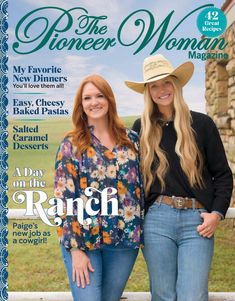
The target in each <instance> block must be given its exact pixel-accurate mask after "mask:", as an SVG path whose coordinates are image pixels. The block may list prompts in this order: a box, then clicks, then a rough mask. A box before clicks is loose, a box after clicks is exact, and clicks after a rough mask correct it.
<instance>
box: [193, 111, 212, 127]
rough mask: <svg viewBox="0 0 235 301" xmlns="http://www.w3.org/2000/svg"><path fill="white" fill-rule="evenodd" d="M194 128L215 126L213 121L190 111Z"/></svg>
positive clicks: (204, 115) (199, 113) (202, 114)
mask: <svg viewBox="0 0 235 301" xmlns="http://www.w3.org/2000/svg"><path fill="white" fill-rule="evenodd" d="M190 113H191V116H192V121H193V124H194V125H195V126H209V127H210V126H215V123H214V121H213V119H212V118H211V117H210V116H208V115H206V114H204V113H201V112H195V111H190Z"/></svg>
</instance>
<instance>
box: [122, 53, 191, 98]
mask: <svg viewBox="0 0 235 301" xmlns="http://www.w3.org/2000/svg"><path fill="white" fill-rule="evenodd" d="M193 70H194V65H193V63H192V62H185V63H183V64H181V65H180V66H178V67H177V68H174V67H173V66H172V65H171V63H170V62H169V61H168V60H167V59H166V58H165V57H164V56H163V55H161V54H156V55H152V56H149V57H147V58H146V59H145V60H144V63H143V75H144V81H143V82H132V81H128V80H126V81H125V84H126V85H127V87H129V88H130V89H132V90H134V91H136V92H138V93H144V88H145V85H146V84H147V83H151V82H154V81H156V80H159V79H163V78H165V77H167V76H169V75H172V76H175V77H177V78H178V80H179V81H180V83H181V85H182V86H184V85H185V84H186V83H187V82H188V81H189V80H190V78H191V76H192V75H193Z"/></svg>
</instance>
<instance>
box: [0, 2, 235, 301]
mask: <svg viewBox="0 0 235 301" xmlns="http://www.w3.org/2000/svg"><path fill="white" fill-rule="evenodd" d="M0 2H1V240H0V243H1V286H0V287H1V298H0V299H1V300H20V301H21V300H22V301H23V300H55V301H58V300H64V301H65V300H72V294H71V293H70V292H71V289H70V287H69V282H68V279H67V275H66V270H65V267H64V264H63V258H62V254H61V250H60V246H59V238H60V234H61V233H60V230H58V229H61V228H60V227H59V228H58V225H61V223H63V216H62V215H63V214H62V213H63V203H62V205H61V204H59V203H55V202H54V200H55V197H58V198H60V197H62V196H61V191H60V190H55V191H54V185H55V181H56V180H55V168H58V166H57V165H56V166H57V167H55V164H59V163H58V160H59V159H58V156H60V154H61V153H62V150H61V143H63V142H62V141H64V137H65V134H66V133H68V131H71V130H73V129H74V125H73V122H72V119H73V120H75V119H76V116H73V110H74V100H75V96H76V93H77V90H78V88H79V86H80V84H81V82H82V81H83V79H84V78H85V77H87V76H88V75H91V74H98V75H100V76H102V77H103V78H104V79H105V80H107V82H108V83H109V84H110V86H111V88H112V90H113V93H114V96H115V100H116V106H117V114H118V116H119V117H120V118H121V119H122V121H123V122H124V124H125V127H126V128H128V129H131V128H132V126H133V124H134V122H135V120H136V119H138V118H139V117H140V116H141V114H142V113H143V111H144V99H143V94H141V92H140V93H136V92H134V91H133V90H135V86H132V83H133V82H142V83H143V72H144V74H145V72H147V71H146V69H143V62H144V59H145V58H147V57H151V56H154V55H156V54H161V55H163V56H164V58H166V59H167V60H168V61H169V62H171V63H172V65H173V69H172V70H176V67H177V66H179V65H181V64H183V63H185V62H187V61H191V62H192V63H193V64H194V73H193V75H192V77H191V79H190V81H189V82H188V83H187V84H186V85H185V87H184V89H183V95H184V99H185V101H186V103H187V104H188V106H189V109H190V110H192V111H196V112H200V113H204V114H207V115H209V116H210V117H211V118H212V119H213V120H214V122H215V124H216V126H217V128H218V129H219V133H220V137H221V139H222V142H223V145H224V148H225V152H226V156H227V159H228V163H229V166H230V168H231V170H232V173H233V175H234V173H235V161H234V160H235V156H234V153H235V139H234V129H235V80H234V79H235V45H234V43H235V42H234V41H235V39H234V37H235V23H234V20H235V2H234V1H233V0H207V1H206V0H200V1H199V0H196V1H186V0H179V1H154V0H150V1H144V2H143V1H132V0H128V1H125V2H120V1H117V0H111V1H107V0H102V1H101V0H98V1H94V0H91V1H83V0H82V1H78V0H70V1H65V0H51V1H46V0H38V1H32V0H9V1H5V0H1V1H0ZM149 66H150V67H149V68H150V69H151V68H154V63H152V65H151V64H150V65H149ZM165 72H166V71H165V69H163V71H162V72H160V73H161V74H159V75H160V79H161V78H164V76H165ZM174 72H175V71H174ZM187 72H190V71H188V70H186V69H185V70H182V73H184V76H185V77H187ZM144 80H145V84H146V83H148V82H150V81H151V79H147V80H146V79H144ZM125 81H130V82H131V84H130V85H131V86H130V85H129V86H128V84H127V85H126V84H125ZM133 87H134V88H133ZM138 87H139V86H138ZM141 87H142V88H143V89H144V84H143V85H142V86H141ZM142 88H141V89H142ZM136 89H137V90H138V88H136ZM137 92H138V91H137ZM98 109H99V108H98ZM79 116H80V117H79V118H83V117H84V115H83V114H81V115H79ZM128 133H129V132H128ZM129 135H131V134H129ZM133 135H134V134H133ZM133 137H135V138H133V139H137V138H136V137H137V136H135V135H134V136H133ZM80 138H81V137H78V139H77V141H78V144H79V143H80V142H79V141H80ZM81 139H83V138H81ZM211 139H212V140H213V139H214V137H213V136H212V137H211ZM134 142H135V140H134ZM66 143H69V142H68V141H67V142H66ZM107 144H108V140H107ZM111 144H112V143H111ZM66 145H67V144H66ZM111 149H112V147H111ZM109 150H110V148H109ZM92 151H93V149H92V150H90V152H91V153H90V156H92ZM110 156H111V155H110ZM130 156H131V155H130ZM121 159H122V160H124V157H123V158H121ZM121 159H120V160H121ZM56 160H57V161H56ZM78 161H79V160H78ZM56 162H57V163H56ZM96 162H97V161H96ZM97 164H98V163H97ZM97 166H98V165H97ZM133 168H134V165H133ZM92 171H93V172H95V171H94V170H92V169H91V170H90V173H92ZM73 172H74V170H73V166H71V173H73ZM97 172H101V173H102V168H101V169H99V170H98V171H97ZM122 172H123V174H124V173H125V172H126V171H125V170H123V171H122ZM110 173H112V170H111V167H110ZM57 176H58V173H57ZM132 176H133V174H132ZM139 176H140V178H141V177H142V176H143V174H141V172H140V175H139ZM58 177H59V176H58ZM110 178H112V176H110ZM60 179H61V178H60V177H59V178H57V180H58V181H60ZM100 179H101V180H100V182H99V181H98V182H99V183H98V182H96V183H93V184H94V185H92V187H93V188H94V190H95V191H96V192H97V191H98V192H99V193H98V194H99V197H100V198H101V197H102V198H103V197H104V195H105V194H104V190H105V189H104V190H103V193H102V191H101V190H98V188H99V187H101V186H99V184H100V185H101V183H102V178H100ZM134 182H135V180H134V181H133V182H132V185H133V187H134V188H133V189H135V193H137V192H136V191H137V190H136V189H139V188H138V187H137V186H136V187H135V186H134V185H135V183H134ZM110 183H112V182H111V181H110ZM120 183H121V182H118V184H117V186H115V185H116V184H115V185H113V186H112V184H110V186H112V187H114V186H115V187H114V190H115V191H117V190H118V191H119V192H120V190H122V189H123V190H125V189H126V188H125V187H124V186H122V183H121V184H120ZM59 184H60V185H62V186H63V185H65V183H63V181H62V182H60V183H59ZM59 184H58V183H57V182H56V185H59ZM70 184H71V183H70ZM66 185H67V186H66V187H67V188H64V189H75V188H76V187H75V188H74V187H72V186H70V188H69V187H68V185H69V182H68V181H67V183H66ZM71 185H74V184H71ZM82 185H85V186H84V188H85V187H87V186H86V183H85V182H82V181H81V179H80V187H81V186H82ZM96 185H98V186H96ZM56 187H57V186H56ZM71 187H72V188H71ZM99 189H100V188H99ZM92 193H93V192H92V191H87V194H86V195H85V198H86V202H87V201H88V199H89V198H92V197H94V195H93V194H92ZM106 193H107V192H106ZM114 194H115V193H114ZM72 195H73V194H72V193H71V194H68V197H70V198H72ZM111 195H112V194H111V193H110V194H109V198H111ZM233 200H234V199H233V198H232V201H231V204H230V207H232V206H233V205H234V201H233ZM81 201H84V199H83V200H82V199H81ZM79 204H80V203H79ZM82 204H84V203H82ZM112 204H114V202H113V203H112ZM59 205H60V206H59ZM80 205H81V204H80ZM80 205H78V206H80ZM61 206H62V209H61ZM81 206H83V205H81ZM130 208H131V207H130V206H129V209H130ZM67 209H68V208H67ZM86 209H87V208H86ZM86 209H84V210H86ZM114 209H115V208H114ZM61 210H62V213H61ZM130 210H131V209H130ZM215 211H217V210H215ZM82 212H83V209H82ZM94 212H95V211H94V210H93V211H92V214H93V215H94V216H95V213H94ZM97 212H98V211H97ZM113 212H114V211H112V214H114V213H113ZM106 213H107V211H106ZM7 214H8V218H7ZM86 214H87V212H86V213H85V215H84V214H82V213H81V214H80V215H79V214H78V215H77V219H78V221H79V224H82V225H83V226H84V227H85V226H87V225H86V223H88V224H89V222H90V221H91V219H90V220H88V219H87V215H86ZM90 214H91V211H90ZM92 214H91V215H92ZM96 214H98V213H96ZM117 214H120V212H119V213H117ZM128 214H129V215H128V217H126V219H129V220H128V221H130V220H132V221H133V219H134V217H133V216H132V212H131V211H130V212H128ZM141 214H142V213H141ZM104 215H105V213H104ZM71 224H72V226H73V225H74V224H73V221H72V222H71ZM132 224H133V223H132ZM132 224H131V225H132ZM222 224H223V225H222V226H220V227H219V229H218V234H217V240H216V247H215V258H216V259H215V258H214V260H213V265H212V271H211V274H210V282H209V291H210V292H223V291H227V292H231V291H235V286H234V283H233V281H232V279H234V277H235V271H234V267H233V266H232V265H231V263H232V262H234V259H235V258H234V252H233V248H234V244H235V241H234V229H233V226H232V220H228V219H226V220H225V221H223V223H222ZM87 227H88V228H89V225H88V226H87ZM120 227H121V226H120ZM74 229H75V230H74ZM79 229H80V228H79ZM73 230H74V231H80V230H78V228H76V226H74V228H73ZM126 231H128V230H126ZM133 231H134V230H133ZM93 232H94V231H93ZM93 234H94V233H93ZM106 235H107V236H106V237H103V239H104V240H105V239H106V240H107V241H108V240H109V236H108V234H106ZM130 235H131V234H130ZM130 235H129V237H130ZM133 235H134V234H133ZM58 236H59V237H58ZM134 242H136V240H134ZM69 246H70V248H74V247H78V245H77V242H74V245H73V244H72V243H71V241H70V245H69ZM86 246H87V245H86ZM226 258H227V261H226ZM192 273H193V271H192ZM133 293H134V295H133ZM135 293H139V295H135ZM141 293H143V294H142V295H141ZM138 296H139V297H138ZM40 298H41V299H40ZM124 298H126V299H127V300H150V294H149V276H148V271H147V267H146V264H145V261H144V258H143V255H142V252H139V255H138V257H137V260H136V262H135V265H134V268H133V271H132V273H131V275H130V277H129V280H128V282H127V285H126V286H125V294H124ZM138 298H142V299H138ZM143 298H145V299H143ZM82 300H83V299H82ZM84 300H85V299H84Z"/></svg>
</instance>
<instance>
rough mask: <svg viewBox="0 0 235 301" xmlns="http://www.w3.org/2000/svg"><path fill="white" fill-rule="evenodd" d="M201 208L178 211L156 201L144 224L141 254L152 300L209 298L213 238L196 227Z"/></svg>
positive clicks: (169, 300)
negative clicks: (206, 235)
mask: <svg viewBox="0 0 235 301" xmlns="http://www.w3.org/2000/svg"><path fill="white" fill-rule="evenodd" d="M202 211H205V210H204V209H195V210H193V209H187V210H180V209H174V208H171V207H170V206H168V205H165V204H161V203H157V202H155V203H154V204H153V205H152V206H151V207H150V208H149V211H148V213H147V214H146V218H145V224H144V235H145V236H144V239H145V241H144V245H145V246H144V250H143V252H144V257H145V260H146V262H147V266H148V271H149V275H150V290H151V294H152V299H151V300H152V301H176V300H177V301H208V275H209V270H210V265H211V259H212V256H213V246H214V239H213V238H211V239H208V238H204V237H201V236H200V235H199V234H198V232H197V230H196V228H197V226H198V225H199V224H201V223H202V221H203V220H202V218H201V217H200V213H201V212H202Z"/></svg>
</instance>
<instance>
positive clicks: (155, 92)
mask: <svg viewBox="0 0 235 301" xmlns="http://www.w3.org/2000/svg"><path fill="white" fill-rule="evenodd" d="M148 89H149V93H150V96H151V98H152V100H153V102H154V103H156V104H157V106H158V109H159V111H160V112H161V113H163V114H164V113H165V112H166V111H171V112H172V110H173V100H174V87H173V84H172V82H171V81H170V80H169V77H166V78H164V79H160V80H156V81H154V82H152V83H149V84H148Z"/></svg>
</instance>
